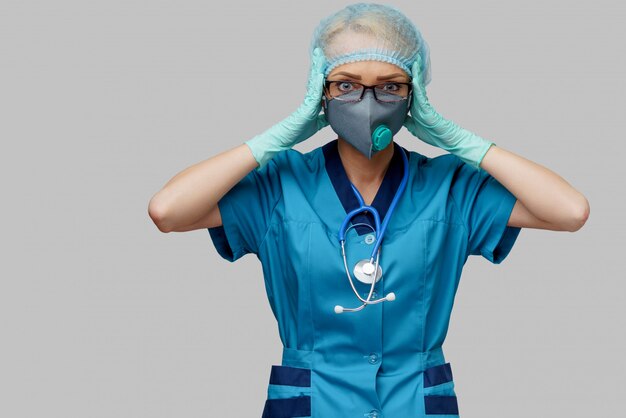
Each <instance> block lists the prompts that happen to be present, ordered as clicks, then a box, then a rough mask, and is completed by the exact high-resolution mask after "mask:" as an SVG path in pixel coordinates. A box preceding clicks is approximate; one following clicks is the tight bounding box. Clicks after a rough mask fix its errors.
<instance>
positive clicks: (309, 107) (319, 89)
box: [246, 48, 328, 170]
mask: <svg viewBox="0 0 626 418" xmlns="http://www.w3.org/2000/svg"><path fill="white" fill-rule="evenodd" d="M325 64H326V58H325V57H324V53H323V52H322V50H321V49H320V48H315V49H314V50H313V56H312V62H311V68H310V73H309V79H308V81H307V92H306V96H305V97H304V101H303V102H302V104H301V105H300V106H299V107H298V109H296V111H295V112H293V113H292V114H291V115H289V116H288V117H287V118H285V119H283V120H282V121H280V122H278V123H277V124H275V125H274V126H272V127H271V128H269V129H268V130H266V131H265V132H263V133H261V134H259V135H257V136H255V137H254V138H252V139H249V140H248V141H246V144H247V145H248V146H249V147H250V149H251V150H252V154H253V155H254V158H255V159H256V161H257V162H258V163H259V167H258V168H257V170H258V169H261V168H262V167H263V166H265V164H267V162H268V161H269V160H271V159H272V157H273V156H274V155H275V154H276V153H278V152H280V151H282V150H285V149H289V148H291V147H293V146H294V145H296V144H297V143H299V142H302V141H304V140H305V139H307V138H310V137H311V136H313V134H315V133H316V132H317V131H319V130H320V129H322V128H324V127H325V126H328V121H327V120H326V115H324V114H323V113H322V114H320V111H321V109H322V103H321V100H322V94H323V92H324V67H325Z"/></svg>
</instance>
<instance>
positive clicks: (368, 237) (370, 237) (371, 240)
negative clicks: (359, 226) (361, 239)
mask: <svg viewBox="0 0 626 418" xmlns="http://www.w3.org/2000/svg"><path fill="white" fill-rule="evenodd" d="M374 241H376V236H375V235H374V234H368V235H366V236H365V243H366V244H368V245H370V244H373V243H374Z"/></svg>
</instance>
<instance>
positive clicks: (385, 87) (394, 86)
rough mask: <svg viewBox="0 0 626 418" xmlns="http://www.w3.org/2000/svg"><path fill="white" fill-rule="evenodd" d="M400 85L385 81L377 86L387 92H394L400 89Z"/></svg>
mask: <svg viewBox="0 0 626 418" xmlns="http://www.w3.org/2000/svg"><path fill="white" fill-rule="evenodd" d="M401 87H402V86H401V85H400V84H397V83H385V84H381V85H379V86H378V88H379V89H380V90H383V91H386V92H389V93H395V92H397V91H399V90H400V88H401Z"/></svg>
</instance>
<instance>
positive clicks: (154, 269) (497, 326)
mask: <svg viewBox="0 0 626 418" xmlns="http://www.w3.org/2000/svg"><path fill="white" fill-rule="evenodd" d="M344 4H347V3H346V2H337V1H316V2H295V1H263V2H252V1H251V2H247V3H242V2H236V1H225V2H209V1H206V0H205V1H189V0H177V1H157V0H144V1H136V0H124V1H119V0H116V1H113V0H109V1H97V2H96V1H67V0H64V1H43V0H41V1H24V0H21V1H16V0H2V2H1V3H0V60H1V65H0V72H1V74H0V75H1V77H0V112H1V113H0V114H1V120H0V136H1V139H2V148H1V149H2V151H1V152H0V158H1V160H0V162H1V164H0V170H2V171H1V173H0V174H1V180H0V181H1V182H2V184H1V186H2V205H0V208H1V209H0V211H1V212H0V213H1V214H2V221H3V225H2V232H1V233H0V236H1V244H2V248H1V250H2V271H1V275H2V279H1V288H0V310H1V311H0V313H1V320H0V321H1V322H0V338H1V344H0V354H1V355H0V399H1V400H0V416H2V417H11V418H21V417H47V418H52V417H63V418H67V417H80V418H83V417H103V418H104V417H106V418H111V417H133V418H134V417H150V418H159V417H189V418H191V417H209V416H220V417H254V416H260V414H261V410H262V407H263V403H264V401H265V396H266V389H267V383H268V379H269V371H270V366H271V365H272V364H280V355H281V344H280V340H279V338H278V332H277V327H276V323H275V320H274V318H273V316H272V313H271V310H270V308H269V304H268V302H267V298H266V296H265V290H264V286H263V280H262V276H261V266H260V264H259V262H258V260H257V259H256V257H255V256H253V255H248V256H246V257H244V258H243V259H241V260H239V261H238V262H237V263H233V264H231V263H228V262H227V261H225V260H223V259H221V258H220V257H219V255H218V254H217V252H216V251H215V249H214V247H213V245H212V243H211V241H210V238H209V234H208V232H207V231H206V230H197V231H192V232H187V233H169V234H163V233H161V232H159V231H158V229H157V228H156V227H155V226H154V224H153V223H152V221H151V220H150V218H149V217H148V213H147V207H148V201H149V199H150V198H151V197H152V195H153V194H154V193H156V192H157V191H158V190H159V189H160V188H161V187H162V186H163V185H164V184H165V182H167V180H169V179H170V178H171V177H172V176H174V175H175V174H176V173H178V172H179V171H181V170H183V169H184V168H186V167H188V166H190V165H192V164H194V163H196V162H198V161H201V160H204V159H206V158H209V157H211V156H213V155H215V154H217V153H219V152H221V151H224V150H227V149H229V148H232V147H234V146H237V145H239V144H241V143H243V141H245V140H247V139H249V138H251V137H252V136H254V135H256V134H257V133H260V132H262V131H264V130H265V129H267V128H269V127H270V126H272V125H273V124H274V123H276V122H278V121H279V120H281V119H283V118H285V117H286V116H288V115H289V114H290V113H291V112H293V111H294V110H295V109H296V108H297V106H298V105H299V104H300V103H301V101H302V99H303V98H304V94H305V85H306V78H307V75H308V68H309V57H308V46H309V41H310V37H311V34H312V32H313V29H314V28H315V26H316V25H317V23H318V22H319V21H320V19H322V18H323V17H325V16H327V15H329V14H330V13H333V12H334V11H336V10H338V9H339V8H341V7H343V5H344ZM391 4H393V5H395V6H396V7H398V8H400V10H402V11H403V12H404V13H405V14H406V15H407V16H408V17H409V18H410V19H412V20H413V21H414V22H415V23H416V24H417V25H418V27H419V28H420V29H421V31H422V33H423V35H424V37H425V39H426V41H427V42H428V43H429V45H430V47H431V59H432V76H433V80H432V83H431V84H430V85H429V87H428V93H429V98H430V101H431V103H432V104H433V106H434V107H435V108H436V109H437V110H438V111H439V112H440V113H442V114H443V115H444V116H445V117H447V118H450V119H452V120H454V121H455V122H456V123H458V124H459V125H461V126H462V127H464V128H466V129H469V130H472V131H474V132H476V133H478V134H480V135H481V136H483V137H486V138H490V139H492V140H494V141H495V142H496V143H497V144H498V145H499V146H501V147H502V148H506V149H507V150H510V151H512V152H515V153H517V154H519V155H522V156H524V157H526V158H528V159H531V160H533V161H535V162H537V163H540V164H542V165H544V166H546V167H548V168H550V169H551V170H553V171H555V172H556V173H558V174H559V175H561V176H562V177H563V178H565V179H566V180H567V181H568V182H569V183H570V184H572V185H573V186H574V187H575V188H577V189H578V190H580V191H581V192H582V193H583V194H584V195H585V196H586V197H587V198H588V199H589V202H590V205H591V216H590V218H589V220H588V222H587V224H586V225H585V226H584V228H583V229H581V230H580V231H578V232H576V233H569V232H553V231H542V230H533V229H524V230H522V232H521V234H520V236H519V238H518V240H517V243H516V245H515V247H514V248H513V250H512V252H511V253H510V254H509V256H508V258H507V259H506V260H505V261H504V262H503V263H502V264H500V265H494V264H491V263H489V262H488V261H487V260H486V259H484V258H482V257H471V258H470V260H469V261H468V262H467V264H466V267H465V270H464V273H463V278H462V280H461V285H460V288H459V291H458V294H457V299H456V303H455V308H454V311H453V314H452V321H451V324H450V329H449V333H448V338H447V340H446V343H445V345H444V350H445V352H446V357H447V360H449V361H450V362H451V363H452V365H453V370H454V377H455V382H456V390H457V395H458V397H459V405H460V410H461V414H462V416H463V417H465V418H472V417H479V418H489V417H498V418H502V417H525V418H526V417H586V418H588V417H592V416H593V417H616V416H623V413H624V406H623V399H624V371H625V369H626V361H625V359H624V355H623V353H624V352H625V351H626V338H625V335H624V329H625V328H626V323H625V322H626V320H625V318H626V312H625V309H624V305H623V300H624V291H625V286H624V278H625V277H624V267H626V266H625V264H626V263H625V261H624V258H625V255H624V254H623V250H624V248H625V245H624V238H625V234H624V226H625V225H624V215H623V212H624V197H623V193H624V179H625V178H626V170H625V169H624V165H623V161H624V151H625V150H626V146H625V145H624V129H623V121H624V111H625V107H624V94H625V93H626V89H625V88H624V87H625V86H624V74H625V73H626V71H625V70H626V68H625V65H624V60H625V59H624V50H625V48H624V42H623V39H625V36H626V33H625V32H626V29H625V25H624V21H625V17H626V16H625V15H626V6H624V2H619V1H607V0H604V1H602V0H595V1H593V2H592V1H577V2H570V1H554V0H541V1H539V0H533V1H525V2H502V1H495V0H493V1H486V0H483V1H467V0H464V1H454V2H452V1H448V2H432V1H431V2H426V1H415V0H412V1H395V2H394V3H391ZM334 138H335V135H334V133H333V132H332V130H331V129H330V127H328V128H325V129H324V130H322V131H321V132H318V133H317V134H316V135H315V136H314V137H312V138H311V139H309V140H307V141H306V142H304V143H302V144H299V145H298V146H297V147H296V148H297V149H298V150H300V151H302V152H305V151H308V150H311V149H313V148H315V147H318V146H320V145H322V144H323V143H325V142H327V141H329V140H331V139H334ZM396 139H397V140H398V142H399V143H400V144H401V145H402V146H404V147H407V148H409V149H411V150H416V151H418V152H420V153H423V154H425V155H428V156H436V155H440V154H441V153H442V152H441V150H439V149H436V148H434V147H431V146H429V145H427V144H425V143H422V142H421V141H419V140H418V139H416V138H414V137H412V136H411V135H410V134H409V133H408V131H406V129H403V130H402V131H401V132H400V133H399V134H398V136H397V137H396ZM207 181H208V179H207ZM393 418H396V417H393Z"/></svg>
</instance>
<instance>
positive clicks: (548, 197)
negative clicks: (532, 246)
mask: <svg viewBox="0 0 626 418" xmlns="http://www.w3.org/2000/svg"><path fill="white" fill-rule="evenodd" d="M480 167H481V168H482V169H483V170H485V171H486V172H487V173H489V174H490V175H492V176H493V177H494V178H495V179H496V180H498V182H500V184H502V185H503V186H504V187H505V188H506V189H507V190H509V191H510V192H511V193H512V194H513V195H515V197H516V198H517V199H518V200H519V201H520V202H521V203H522V204H523V205H524V206H525V207H526V208H527V209H528V211H530V212H531V213H532V214H533V215H534V216H536V217H537V218H539V219H541V220H543V221H545V222H548V223H550V224H552V225H555V226H562V227H563V229H570V227H571V225H576V224H581V223H584V222H585V220H586V219H587V217H588V215H589V202H588V201H587V199H586V198H585V196H583V195H582V194H581V193H580V192H579V191H577V190H576V189H574V188H573V187H572V186H571V185H570V184H569V183H568V182H567V181H565V179H563V178H562V177H560V176H559V175H558V174H556V173H554V172H553V171H551V170H549V169H547V168H546V167H543V166H542V165H540V164H537V163H535V162H533V161H530V160H528V159H526V158H524V157H521V156H519V155H517V154H514V153H513V152H510V151H507V150H505V149H503V148H501V147H498V146H495V145H493V146H491V148H489V151H487V153H486V154H485V156H484V158H483V160H482V162H481V164H480Z"/></svg>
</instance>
